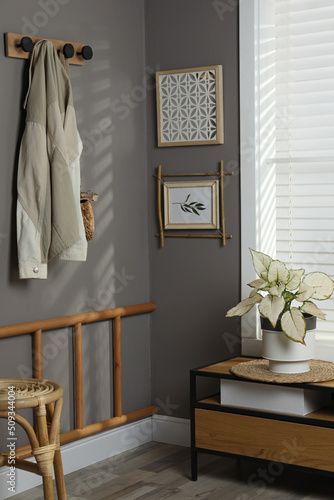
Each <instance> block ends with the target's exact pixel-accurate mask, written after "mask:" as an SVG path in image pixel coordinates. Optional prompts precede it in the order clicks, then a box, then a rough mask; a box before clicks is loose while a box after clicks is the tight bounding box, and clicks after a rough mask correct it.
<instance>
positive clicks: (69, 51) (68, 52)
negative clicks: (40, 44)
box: [63, 43, 74, 59]
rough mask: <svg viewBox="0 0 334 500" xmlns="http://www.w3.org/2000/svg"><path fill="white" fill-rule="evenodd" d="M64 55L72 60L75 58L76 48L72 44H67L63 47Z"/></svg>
mask: <svg viewBox="0 0 334 500" xmlns="http://www.w3.org/2000/svg"><path fill="white" fill-rule="evenodd" d="M63 54H64V56H65V57H66V59H71V57H73V56H74V47H73V45H72V44H71V43H65V45H64V47H63Z"/></svg>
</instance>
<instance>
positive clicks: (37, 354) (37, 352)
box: [34, 330, 43, 379]
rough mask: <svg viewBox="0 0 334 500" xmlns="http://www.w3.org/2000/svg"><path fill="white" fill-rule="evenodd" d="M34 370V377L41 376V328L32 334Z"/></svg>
mask: <svg viewBox="0 0 334 500" xmlns="http://www.w3.org/2000/svg"><path fill="white" fill-rule="evenodd" d="M34 372H35V378H40V379H42V378H43V354H42V330H36V332H35V334H34Z"/></svg>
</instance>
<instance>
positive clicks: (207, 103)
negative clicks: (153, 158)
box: [156, 65, 224, 147]
mask: <svg viewBox="0 0 334 500" xmlns="http://www.w3.org/2000/svg"><path fill="white" fill-rule="evenodd" d="M156 97H157V130H158V147H168V146H194V145H195V146H196V145H208V144H224V116H223V67H222V66H221V65H216V66H203V67H199V68H188V69H178V70H167V71H158V72H157V73H156Z"/></svg>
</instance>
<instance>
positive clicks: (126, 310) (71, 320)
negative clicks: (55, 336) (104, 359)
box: [0, 302, 157, 458]
mask: <svg viewBox="0 0 334 500" xmlns="http://www.w3.org/2000/svg"><path fill="white" fill-rule="evenodd" d="M155 308H156V306H155V304H154V303H153V302H148V303H146V304H138V305H134V306H126V307H117V308H114V309H105V310H104V311H92V312H88V313H82V314H75V315H73V316H63V317H59V318H53V319H46V320H41V321H31V322H29V323H21V324H18V325H10V326H2V327H0V339H1V338H8V337H14V336H18V335H26V334H29V333H30V334H33V336H34V344H33V345H34V376H35V378H39V379H43V355H42V348H43V343H42V332H44V331H48V330H56V329H59V328H66V327H73V328H74V387H75V429H73V430H71V431H69V432H65V433H63V434H61V435H60V443H61V444H64V443H69V442H70V441H74V440H76V439H80V438H82V437H86V436H90V435H92V434H95V433H97V432H101V431H104V430H107V429H111V428H112V427H116V426H118V425H121V424H125V423H127V422H132V421H134V420H139V419H141V418H145V417H149V416H151V415H153V414H154V413H156V411H157V408H156V406H148V407H146V408H142V409H140V410H136V411H133V412H130V413H125V414H123V412H122V371H121V318H122V317H124V316H133V315H136V314H143V313H148V312H152V311H154V310H155ZM106 320H113V340H114V349H113V351H114V366H113V369H114V416H113V417H110V418H108V419H107V420H102V421H100V422H96V423H94V424H90V425H86V426H84V425H83V414H84V408H83V380H82V325H83V324H88V323H94V322H97V321H106ZM51 333H52V332H51ZM55 382H56V381H55ZM16 455H17V457H18V458H26V457H28V456H29V455H30V446H23V447H21V448H18V449H17V450H16Z"/></svg>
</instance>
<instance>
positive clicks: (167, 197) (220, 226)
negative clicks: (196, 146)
mask: <svg viewBox="0 0 334 500" xmlns="http://www.w3.org/2000/svg"><path fill="white" fill-rule="evenodd" d="M225 175H233V172H224V163H223V161H221V162H220V170H219V171H218V172H204V173H183V174H182V173H177V174H170V173H168V174H165V173H162V167H161V165H160V166H159V167H158V172H157V174H155V177H156V178H157V181H158V186H157V187H158V192H157V194H158V199H157V201H158V221H159V229H160V230H159V232H158V233H157V234H156V236H158V237H159V238H160V246H161V247H164V244H165V238H219V239H221V242H222V246H225V245H226V240H227V239H230V238H232V235H231V234H227V233H226V227H225V226H226V224H225V209H224V176H225ZM167 177H179V178H180V177H185V178H188V177H200V178H201V179H203V178H204V177H216V178H217V179H215V180H200V181H181V182H165V181H164V178H167ZM201 191H203V192H201ZM162 194H164V199H163V197H162ZM174 195H175V196H174ZM193 195H201V196H203V198H198V196H194V199H193V198H191V197H192V196H193ZM195 197H196V199H195ZM173 204H175V205H178V208H179V210H178V212H179V213H177V214H176V213H175V211H174V212H172V211H171V206H172V205H173ZM180 205H183V209H184V210H182V209H181V208H180ZM163 207H164V211H163ZM209 207H210V209H209V210H208V213H207V215H206V218H203V217H200V214H201V213H203V212H205V210H207V209H208V208H209ZM194 209H195V212H194ZM180 212H183V215H184V217H183V218H181V219H180ZM196 212H197V214H196ZM181 217H182V214H181ZM180 229H186V230H190V231H192V230H195V231H194V232H193V233H180V232H178V230H180ZM207 229H209V230H211V231H212V233H210V234H207V233H205V234H204V233H202V232H199V230H207ZM169 230H171V231H173V232H169ZM196 231H197V232H196Z"/></svg>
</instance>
